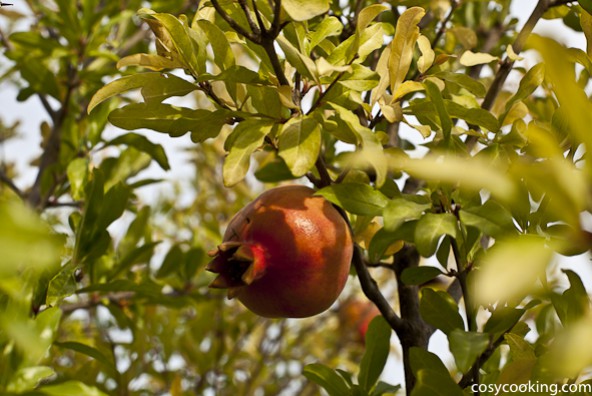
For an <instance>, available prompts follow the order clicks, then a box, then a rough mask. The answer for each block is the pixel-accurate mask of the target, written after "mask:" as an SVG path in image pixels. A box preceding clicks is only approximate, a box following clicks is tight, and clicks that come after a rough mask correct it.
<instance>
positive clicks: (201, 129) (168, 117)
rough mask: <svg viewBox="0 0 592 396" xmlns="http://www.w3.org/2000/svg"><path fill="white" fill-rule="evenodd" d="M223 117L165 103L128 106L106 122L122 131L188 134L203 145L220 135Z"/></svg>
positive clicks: (114, 113) (219, 114)
mask: <svg viewBox="0 0 592 396" xmlns="http://www.w3.org/2000/svg"><path fill="white" fill-rule="evenodd" d="M226 114H227V113H226V112H225V111H219V112H211V111H209V110H204V109H197V110H193V109H189V108H186V107H178V106H173V105H170V104H165V103H132V104H129V105H127V106H124V107H122V108H120V109H115V110H114V111H112V112H111V114H109V121H110V122H111V123H112V124H113V125H115V126H116V127H119V128H122V129H126V130H134V129H141V128H148V129H152V130H154V131H157V132H163V133H168V134H169V135H170V136H171V137H179V136H182V135H184V134H185V133H187V132H191V133H192V134H191V138H192V140H195V138H194V136H195V137H197V138H198V139H199V140H200V141H203V140H205V139H207V138H211V137H215V136H216V135H218V133H220V128H221V127H222V125H224V123H225V121H226ZM221 115H222V117H220V116H221ZM210 123H213V125H209V124H210Z"/></svg>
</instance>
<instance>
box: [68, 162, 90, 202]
mask: <svg viewBox="0 0 592 396" xmlns="http://www.w3.org/2000/svg"><path fill="white" fill-rule="evenodd" d="M88 165H89V162H88V159H86V158H76V159H75V160H73V161H71V162H70V163H69V164H68V168H67V170H66V175H67V176H68V181H69V182H70V194H72V198H73V199H75V200H80V199H82V196H83V194H84V185H85V184H86V183H87V182H88Z"/></svg>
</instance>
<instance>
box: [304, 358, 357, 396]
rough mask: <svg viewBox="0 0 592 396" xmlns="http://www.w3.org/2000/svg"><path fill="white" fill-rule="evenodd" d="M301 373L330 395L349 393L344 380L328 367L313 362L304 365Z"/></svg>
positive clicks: (336, 395)
mask: <svg viewBox="0 0 592 396" xmlns="http://www.w3.org/2000/svg"><path fill="white" fill-rule="evenodd" d="M302 374H303V375H304V376H305V377H306V378H307V379H308V380H309V381H312V382H314V383H316V384H318V385H320V386H321V387H322V388H323V389H325V390H326V391H327V393H328V394H329V395H330V396H343V395H349V394H350V389H349V387H348V386H347V383H346V382H345V380H344V379H343V378H342V377H341V376H340V375H339V374H337V373H336V372H335V371H333V370H332V369H330V368H329V367H327V366H325V365H323V364H320V363H313V364H307V365H306V366H305V367H304V370H303V372H302Z"/></svg>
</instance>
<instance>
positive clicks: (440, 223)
mask: <svg viewBox="0 0 592 396" xmlns="http://www.w3.org/2000/svg"><path fill="white" fill-rule="evenodd" d="M456 233H457V220H456V217H455V216H454V215H453V214H451V213H426V214H425V215H423V216H422V217H421V218H420V219H419V221H418V222H417V226H416V228H415V243H416V246H417V251H418V252H419V253H420V254H421V255H422V256H424V257H430V256H432V255H433V254H434V253H435V252H436V248H437V246H438V242H439V241H440V238H442V237H443V236H444V235H450V236H451V237H453V238H454V237H456Z"/></svg>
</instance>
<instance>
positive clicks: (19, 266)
mask: <svg viewBox="0 0 592 396" xmlns="http://www.w3.org/2000/svg"><path fill="white" fill-rule="evenodd" d="M0 219H2V221H0V251H1V252H2V254H0V279H1V278H3V279H7V278H9V277H12V276H17V274H19V273H20V272H21V271H22V270H23V268H24V267H25V265H26V268H27V271H32V273H33V274H35V273H37V274H39V273H41V272H42V271H45V270H47V269H49V268H50V267H51V266H53V265H56V264H57V263H59V258H60V253H61V248H60V240H59V239H58V238H56V237H55V236H54V235H52V234H51V232H50V228H49V226H48V225H47V224H46V223H45V222H44V221H42V220H41V218H39V216H38V215H37V214H36V213H35V212H33V211H32V210H30V209H29V208H28V207H26V206H25V205H23V204H20V203H18V202H16V201H0ZM0 289H1V286H0Z"/></svg>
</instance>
